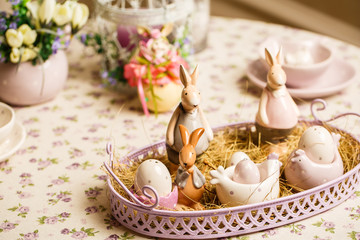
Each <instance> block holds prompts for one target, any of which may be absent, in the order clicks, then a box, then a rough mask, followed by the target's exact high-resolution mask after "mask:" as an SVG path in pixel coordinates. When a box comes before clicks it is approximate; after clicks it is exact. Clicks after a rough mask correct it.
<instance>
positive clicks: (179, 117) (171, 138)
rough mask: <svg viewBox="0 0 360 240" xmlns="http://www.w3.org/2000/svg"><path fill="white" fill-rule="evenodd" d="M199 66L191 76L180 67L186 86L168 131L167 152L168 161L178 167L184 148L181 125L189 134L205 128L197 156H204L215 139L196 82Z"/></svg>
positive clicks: (197, 147) (196, 149)
mask: <svg viewBox="0 0 360 240" xmlns="http://www.w3.org/2000/svg"><path fill="white" fill-rule="evenodd" d="M198 75H199V73H198V66H196V67H195V69H194V72H193V73H192V74H191V76H189V74H188V72H187V71H186V70H185V68H184V67H183V66H182V65H180V80H181V82H182V84H183V85H184V89H183V90H182V93H181V103H180V104H179V106H178V107H177V108H176V109H175V111H174V113H173V115H172V117H171V119H170V122H169V125H168V128H167V131H166V150H167V154H168V159H169V160H170V161H171V162H172V163H174V164H176V165H178V164H179V151H180V150H181V149H182V147H183V143H182V141H181V135H180V132H179V131H176V129H179V125H180V124H182V125H184V126H185V127H186V128H187V129H188V130H189V132H193V131H194V130H195V129H198V128H204V129H205V134H204V135H203V136H202V137H201V138H200V139H199V142H198V143H197V145H196V148H195V151H196V155H197V156H198V155H200V154H202V153H203V152H204V151H206V149H207V148H208V147H209V142H210V141H211V140H212V139H213V131H212V129H211V127H210V125H209V123H208V121H207V120H206V118H205V115H204V113H203V111H202V109H201V107H200V105H199V104H200V101H201V96H200V92H199V90H198V89H197V88H196V80H197V78H198Z"/></svg>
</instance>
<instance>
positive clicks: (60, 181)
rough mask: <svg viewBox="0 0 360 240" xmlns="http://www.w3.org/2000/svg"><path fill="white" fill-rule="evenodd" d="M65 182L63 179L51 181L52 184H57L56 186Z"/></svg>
mask: <svg viewBox="0 0 360 240" xmlns="http://www.w3.org/2000/svg"><path fill="white" fill-rule="evenodd" d="M64 182H65V181H64V180H62V179H54V180H52V181H51V183H52V184H55V185H61V184H63V183H64Z"/></svg>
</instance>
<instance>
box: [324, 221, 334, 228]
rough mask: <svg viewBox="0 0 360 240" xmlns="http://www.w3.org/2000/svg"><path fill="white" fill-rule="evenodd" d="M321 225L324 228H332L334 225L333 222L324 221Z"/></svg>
mask: <svg viewBox="0 0 360 240" xmlns="http://www.w3.org/2000/svg"><path fill="white" fill-rule="evenodd" d="M322 226H323V227H325V228H333V227H335V224H334V223H333V222H324V223H323V224H322Z"/></svg>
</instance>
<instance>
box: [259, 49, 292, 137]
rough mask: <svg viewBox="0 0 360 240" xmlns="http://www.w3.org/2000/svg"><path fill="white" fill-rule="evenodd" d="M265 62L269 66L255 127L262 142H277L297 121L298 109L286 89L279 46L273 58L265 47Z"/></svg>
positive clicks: (289, 131)
mask: <svg viewBox="0 0 360 240" xmlns="http://www.w3.org/2000/svg"><path fill="white" fill-rule="evenodd" d="M265 56H266V62H267V63H268V64H269V66H270V70H269V72H268V74H267V85H266V87H265V88H264V90H263V92H262V94H261V97H260V103H259V110H258V112H257V114H256V129H257V131H258V133H261V141H262V142H266V141H269V142H272V143H278V142H280V141H281V140H284V139H285V138H286V136H287V135H289V134H290V133H291V131H292V129H293V128H294V127H295V126H296V124H297V122H298V116H299V109H298V107H297V105H296V103H295V102H294V100H293V99H292V97H291V96H290V94H289V92H288V91H287V89H286V86H285V83H286V74H285V72H284V70H283V69H282V67H281V63H282V51H281V48H280V50H279V52H278V54H277V56H276V58H273V57H272V56H271V54H270V53H269V51H268V50H267V49H265Z"/></svg>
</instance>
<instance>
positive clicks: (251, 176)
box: [233, 159, 260, 184]
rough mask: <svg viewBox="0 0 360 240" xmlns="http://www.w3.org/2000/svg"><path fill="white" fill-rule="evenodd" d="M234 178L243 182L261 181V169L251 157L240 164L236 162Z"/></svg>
mask: <svg viewBox="0 0 360 240" xmlns="http://www.w3.org/2000/svg"><path fill="white" fill-rule="evenodd" d="M233 180H234V181H235V182H238V183H243V184H254V183H259V182H260V172H259V169H258V167H257V166H256V165H255V163H254V162H253V161H251V160H250V159H243V160H241V161H240V162H239V163H238V164H236V167H235V170H234V176H233Z"/></svg>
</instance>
